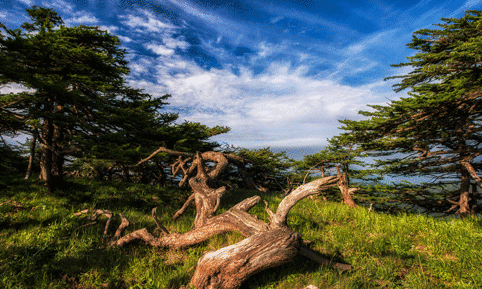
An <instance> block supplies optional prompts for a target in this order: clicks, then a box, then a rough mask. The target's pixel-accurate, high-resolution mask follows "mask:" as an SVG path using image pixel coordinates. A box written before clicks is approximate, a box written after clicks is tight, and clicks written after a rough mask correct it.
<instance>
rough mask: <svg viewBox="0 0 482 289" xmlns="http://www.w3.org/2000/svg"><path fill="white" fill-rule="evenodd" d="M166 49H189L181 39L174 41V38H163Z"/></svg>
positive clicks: (186, 43) (187, 44)
mask: <svg viewBox="0 0 482 289" xmlns="http://www.w3.org/2000/svg"><path fill="white" fill-rule="evenodd" d="M163 41H164V43H165V45H166V47H168V48H171V49H176V48H181V49H186V48H188V47H189V43H188V42H186V41H184V40H182V39H176V38H165V39H163Z"/></svg>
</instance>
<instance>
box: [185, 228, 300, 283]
mask: <svg viewBox="0 0 482 289" xmlns="http://www.w3.org/2000/svg"><path fill="white" fill-rule="evenodd" d="M300 247H301V236H300V234H298V233H296V232H293V231H291V230H289V229H288V228H284V227H281V228H276V229H272V230H269V231H265V232H261V233H257V234H255V235H253V236H251V237H249V238H246V239H244V240H243V241H241V242H239V243H237V244H234V245H231V246H228V247H224V248H222V249H219V250H217V251H214V252H208V253H205V254H204V255H202V256H201V258H200V259H199V261H198V264H197V267H196V271H195V272H194V275H193V277H192V279H191V284H192V285H193V286H194V287H196V288H209V289H216V288H239V287H240V286H241V284H242V283H243V282H244V281H246V279H248V278H249V277H250V276H252V275H253V274H256V273H258V272H261V271H263V270H266V269H268V268H272V267H276V266H279V265H281V264H284V263H287V262H290V261H291V260H292V259H293V258H294V257H295V256H296V255H297V254H298V251H299V249H300Z"/></svg>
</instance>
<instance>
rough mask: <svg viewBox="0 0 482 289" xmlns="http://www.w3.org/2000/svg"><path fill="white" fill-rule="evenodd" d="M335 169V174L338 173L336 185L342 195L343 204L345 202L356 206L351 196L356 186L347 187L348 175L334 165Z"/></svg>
mask: <svg viewBox="0 0 482 289" xmlns="http://www.w3.org/2000/svg"><path fill="white" fill-rule="evenodd" d="M336 170H337V175H338V187H339V188H340V192H341V194H342V196H343V201H344V202H345V204H347V205H348V206H349V207H352V208H354V207H356V203H355V201H353V198H352V197H351V195H352V193H353V192H354V191H356V190H358V188H352V189H348V176H347V174H346V172H345V173H341V172H340V170H339V169H338V167H336Z"/></svg>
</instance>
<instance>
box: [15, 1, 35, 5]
mask: <svg viewBox="0 0 482 289" xmlns="http://www.w3.org/2000/svg"><path fill="white" fill-rule="evenodd" d="M17 1H19V2H22V3H24V4H27V5H28V6H32V4H33V1H32V0H17Z"/></svg>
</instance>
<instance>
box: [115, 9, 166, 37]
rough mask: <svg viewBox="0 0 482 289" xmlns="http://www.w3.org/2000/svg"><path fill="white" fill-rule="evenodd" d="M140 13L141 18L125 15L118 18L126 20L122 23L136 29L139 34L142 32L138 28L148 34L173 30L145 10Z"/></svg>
mask: <svg viewBox="0 0 482 289" xmlns="http://www.w3.org/2000/svg"><path fill="white" fill-rule="evenodd" d="M140 13H141V14H142V15H141V16H135V15H127V16H120V18H123V19H126V20H124V21H122V23H124V24H125V25H127V26H129V27H133V28H138V30H137V31H139V32H143V30H141V29H140V28H143V29H147V31H148V32H161V31H163V30H164V29H170V28H173V26H172V25H171V24H169V23H167V22H163V21H161V20H159V19H157V18H156V16H155V15H154V14H152V13H151V12H149V11H147V10H141V11H140Z"/></svg>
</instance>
